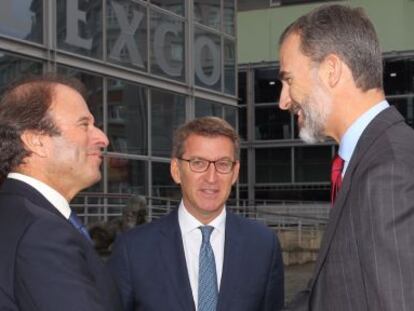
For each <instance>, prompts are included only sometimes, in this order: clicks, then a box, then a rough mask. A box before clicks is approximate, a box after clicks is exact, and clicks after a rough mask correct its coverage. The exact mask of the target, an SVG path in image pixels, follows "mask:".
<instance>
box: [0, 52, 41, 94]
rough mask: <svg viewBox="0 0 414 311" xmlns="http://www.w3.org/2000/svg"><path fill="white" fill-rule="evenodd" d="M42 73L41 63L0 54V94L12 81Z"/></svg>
mask: <svg viewBox="0 0 414 311" xmlns="http://www.w3.org/2000/svg"><path fill="white" fill-rule="evenodd" d="M41 72H42V63H41V62H38V61H34V60H29V59H26V58H24V57H17V56H15V55H12V54H6V53H1V52H0V94H1V93H2V92H3V90H4V88H5V87H7V85H8V84H9V83H11V82H13V81H14V80H17V79H19V78H22V77H23V76H25V75H27V74H39V73H41Z"/></svg>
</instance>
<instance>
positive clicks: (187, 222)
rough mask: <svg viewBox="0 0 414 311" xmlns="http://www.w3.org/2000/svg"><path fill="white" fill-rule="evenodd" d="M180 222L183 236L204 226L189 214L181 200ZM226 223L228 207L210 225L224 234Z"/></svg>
mask: <svg viewBox="0 0 414 311" xmlns="http://www.w3.org/2000/svg"><path fill="white" fill-rule="evenodd" d="M178 222H179V224H180V228H181V232H182V233H183V234H186V233H189V232H191V231H193V230H195V229H198V228H199V227H200V226H204V224H203V223H202V222H201V221H199V220H198V219H197V218H195V217H194V216H193V215H191V214H190V213H189V211H188V210H187V208H186V207H185V206H184V202H183V201H182V200H181V202H180V206H179V208H178ZM225 223H226V206H224V208H223V210H222V211H221V213H220V214H219V215H218V216H217V217H216V218H214V219H213V220H212V221H211V222H210V223H209V224H208V225H209V226H212V227H214V229H215V230H214V231H217V232H219V233H223V232H224V229H225Z"/></svg>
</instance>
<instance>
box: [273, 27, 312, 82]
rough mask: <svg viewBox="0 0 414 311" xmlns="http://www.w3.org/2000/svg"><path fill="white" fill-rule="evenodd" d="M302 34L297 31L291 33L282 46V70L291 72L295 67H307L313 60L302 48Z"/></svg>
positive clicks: (280, 54) (282, 71)
mask: <svg viewBox="0 0 414 311" xmlns="http://www.w3.org/2000/svg"><path fill="white" fill-rule="evenodd" d="M300 42H301V39H300V36H299V34H297V33H291V34H289V35H288V36H287V37H286V39H285V40H284V41H283V43H282V45H281V46H280V51H279V57H280V72H281V75H282V76H283V74H284V73H288V72H291V71H293V70H295V69H301V68H302V69H305V68H307V67H309V65H310V63H311V60H310V58H309V57H307V56H306V55H304V54H303V53H302V51H301V50H300Z"/></svg>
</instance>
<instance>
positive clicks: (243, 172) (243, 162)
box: [239, 148, 248, 184]
mask: <svg viewBox="0 0 414 311" xmlns="http://www.w3.org/2000/svg"><path fill="white" fill-rule="evenodd" d="M247 176H248V174H247V149H245V148H243V149H240V172H239V182H240V183H241V184H247Z"/></svg>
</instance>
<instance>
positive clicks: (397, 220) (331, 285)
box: [279, 5, 414, 311]
mask: <svg viewBox="0 0 414 311" xmlns="http://www.w3.org/2000/svg"><path fill="white" fill-rule="evenodd" d="M280 43H281V45H280V76H281V79H282V84H283V88H282V92H281V95H280V102H279V107H280V108H281V109H290V110H291V111H292V112H293V113H295V114H297V116H298V122H299V126H300V136H301V137H302V138H303V139H304V140H305V141H308V142H315V141H322V140H324V139H325V137H328V136H329V137H331V138H333V139H334V140H336V141H337V142H338V143H339V151H338V153H339V156H340V158H342V160H341V159H340V158H337V160H338V161H337V160H335V163H340V164H341V165H339V166H337V167H338V168H339V170H340V173H341V174H340V175H338V178H335V180H334V184H335V185H336V188H335V189H336V190H338V189H339V191H338V192H337V193H333V194H334V196H333V199H334V203H333V207H332V212H331V216H330V220H329V224H328V227H327V229H326V232H325V235H324V239H323V242H322V245H321V249H320V253H319V256H318V259H317V261H316V267H315V271H314V273H313V277H312V279H311V281H310V282H309V284H308V287H307V289H306V290H304V291H303V292H301V293H300V294H299V295H298V296H297V298H296V299H295V300H294V302H293V303H292V304H291V307H290V309H291V310H318V311H324V310H326V311H331V310H336V311H341V310H343V311H349V310H352V311H359V310H361V311H362V310H390V311H391V310H392V311H393V310H414V268H413V262H414V252H413V251H412V247H413V241H414V230H413V228H414V144H413V142H414V131H413V130H412V129H411V128H410V127H409V126H408V125H407V124H406V123H405V122H404V119H403V117H402V116H401V115H400V114H399V113H398V111H397V110H396V109H395V108H393V107H390V106H389V104H388V103H387V101H386V100H385V95H384V91H383V86H382V79H383V72H382V55H381V50H380V47H379V43H378V39H377V35H376V33H375V29H374V27H373V25H372V23H371V22H370V20H369V19H368V17H367V16H366V15H365V13H364V12H363V10H362V9H359V8H349V7H346V6H340V5H328V6H322V7H319V8H317V9H315V10H314V11H312V12H310V13H308V14H306V15H304V16H302V17H300V18H299V19H298V20H296V21H295V22H294V23H293V24H291V25H290V26H289V27H288V28H287V29H286V30H285V32H284V33H283V34H282V37H281V39H280ZM341 177H342V179H343V181H342V186H340V188H339V186H338V185H339V182H340V181H341ZM335 195H336V197H335Z"/></svg>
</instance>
